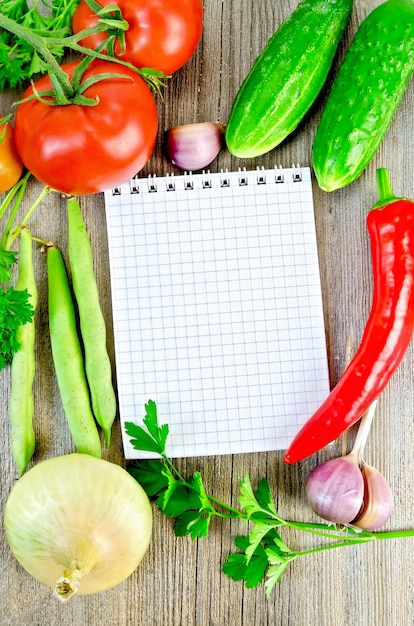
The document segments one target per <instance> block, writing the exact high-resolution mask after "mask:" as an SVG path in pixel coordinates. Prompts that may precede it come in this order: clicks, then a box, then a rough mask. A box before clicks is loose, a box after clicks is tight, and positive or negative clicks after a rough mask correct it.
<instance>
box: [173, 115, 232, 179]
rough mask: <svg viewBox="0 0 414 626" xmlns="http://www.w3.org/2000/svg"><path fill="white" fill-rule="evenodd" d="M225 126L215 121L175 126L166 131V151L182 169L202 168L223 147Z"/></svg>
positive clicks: (190, 170) (208, 163)
mask: <svg viewBox="0 0 414 626" xmlns="http://www.w3.org/2000/svg"><path fill="white" fill-rule="evenodd" d="M224 128H225V127H224V124H219V123H215V122H201V123H200V124H184V125H182V126H173V127H172V128H169V129H168V130H167V131H166V133H165V151H166V153H167V155H168V157H169V158H170V159H171V161H172V162H173V163H174V165H177V166H178V167H179V168H181V169H182V170H186V171H189V172H192V171H194V170H200V169H202V168H203V167H207V165H210V163H211V162H212V161H214V159H215V158H216V156H217V155H218V153H219V152H220V150H221V149H222V147H223V144H224Z"/></svg>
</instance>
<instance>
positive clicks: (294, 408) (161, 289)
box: [105, 166, 329, 459]
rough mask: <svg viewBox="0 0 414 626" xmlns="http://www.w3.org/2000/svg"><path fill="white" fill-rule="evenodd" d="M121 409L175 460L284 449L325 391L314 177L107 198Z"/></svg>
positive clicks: (284, 175) (171, 182)
mask: <svg viewBox="0 0 414 626" xmlns="http://www.w3.org/2000/svg"><path fill="white" fill-rule="evenodd" d="M105 205H106V218H107V228H108V242H109V257H110V273H111V287H112V302H113V320H114V337H115V354H116V371H117V383H118V393H119V409H120V419H121V425H122V436H123V445H124V453H125V457H126V459H134V458H150V457H151V454H150V453H139V452H137V451H135V450H133V449H132V447H131V445H130V442H129V439H128V437H127V436H126V434H125V429H124V427H123V424H124V423H125V422H129V421H132V422H135V423H138V424H140V425H142V418H143V417H144V415H145V404H146V403H147V402H148V400H149V399H151V400H153V401H154V402H155V403H156V404H157V410H158V419H159V422H160V424H163V423H168V424H169V430H170V435H169V438H168V454H169V456H170V457H171V458H177V457H188V456H208V455H222V454H239V453H247V452H263V451H271V450H279V449H285V448H287V447H288V445H289V443H290V441H291V439H292V438H293V436H294V435H295V434H296V432H297V431H298V430H299V428H300V427H301V425H303V423H304V422H305V421H306V420H307V419H308V418H309V416H310V415H311V414H312V413H313V412H314V411H315V410H316V408H317V407H318V406H319V404H320V403H321V402H322V401H323V400H324V399H325V397H326V396H327V395H328V393H329V377H328V364H327V354H326V343H325V329H324V318H323V307H322V295H321V283H320V274H319V265H318V251H317V242H316V232H315V220H314V208H313V199H312V186H311V174H310V169H309V168H307V167H299V166H296V167H292V168H281V167H276V168H274V169H257V170H254V171H253V170H252V171H246V170H239V171H234V172H227V171H226V172H221V173H209V172H202V173H193V174H191V173H184V174H183V175H179V176H173V175H167V176H164V177H156V176H150V177H147V178H139V177H137V178H134V179H133V180H131V181H130V182H128V183H126V184H124V185H122V186H120V187H119V188H117V189H113V190H108V191H107V192H105Z"/></svg>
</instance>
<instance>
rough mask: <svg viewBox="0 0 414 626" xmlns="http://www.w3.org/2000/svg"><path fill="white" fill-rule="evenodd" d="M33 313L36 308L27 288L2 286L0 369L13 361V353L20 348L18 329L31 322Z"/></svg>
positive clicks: (0, 298)
mask: <svg viewBox="0 0 414 626" xmlns="http://www.w3.org/2000/svg"><path fill="white" fill-rule="evenodd" d="M33 315H34V309H33V307H32V306H31V304H30V302H29V293H28V292H27V290H24V291H20V290H16V289H13V287H9V288H8V289H7V290H6V289H2V288H0V370H1V369H3V368H4V367H6V365H8V364H9V363H11V361H12V358H13V354H15V353H16V352H17V351H18V349H19V348H20V345H19V343H18V341H17V338H16V333H17V329H18V328H19V326H21V325H22V324H26V322H30V321H31V320H32V318H33Z"/></svg>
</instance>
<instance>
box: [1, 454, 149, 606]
mask: <svg viewBox="0 0 414 626" xmlns="http://www.w3.org/2000/svg"><path fill="white" fill-rule="evenodd" d="M4 528H5V531H6V537H7V540H8V542H9V545H10V548H11V550H12V552H13V554H14V556H15V557H16V559H17V560H18V561H19V563H20V564H21V565H22V566H23V567H24V568H25V569H26V571H27V572H28V573H29V574H31V575H32V576H33V577H34V578H36V579H37V580H39V581H40V582H42V583H44V584H46V585H49V586H50V587H52V588H53V589H54V590H55V593H56V595H57V596H58V597H59V598H60V599H61V600H67V599H68V598H69V597H70V596H71V595H73V593H75V592H77V593H79V594H92V593H98V592H101V591H104V590H106V589H110V588H112V587H115V586H116V585H117V584H119V583H121V582H122V581H124V580H125V579H126V578H127V577H128V576H129V575H130V574H132V572H133V571H134V570H135V569H136V567H137V566H138V564H139V563H140V561H141V560H142V558H143V556H144V554H145V552H146V550H147V548H148V546H149V543H150V539H151V534H152V509H151V505H150V502H149V499H148V497H147V495H146V494H145V492H144V490H143V489H142V487H141V486H140V485H139V484H138V483H137V482H136V480H135V479H134V478H132V476H130V475H129V474H128V472H127V471H126V470H124V469H123V468H121V467H120V466H118V465H115V464H114V463H109V462H108V461H105V460H103V459H98V458H95V457H92V456H91V455H87V454H77V453H75V454H69V455H65V456H61V457H57V458H53V459H48V460H47V461H43V462H42V463H39V464H38V465H36V466H34V467H33V468H31V469H30V470H29V471H28V472H26V474H24V476H23V477H22V478H20V479H19V480H18V481H17V483H15V485H14V487H13V488H12V490H11V492H10V494H9V497H8V500H7V503H6V507H5V511H4Z"/></svg>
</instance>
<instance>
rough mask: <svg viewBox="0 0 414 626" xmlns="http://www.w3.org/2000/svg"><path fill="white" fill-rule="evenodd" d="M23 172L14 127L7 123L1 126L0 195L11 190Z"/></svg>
mask: <svg viewBox="0 0 414 626" xmlns="http://www.w3.org/2000/svg"><path fill="white" fill-rule="evenodd" d="M0 117H1V115H0ZM22 172H23V163H22V162H21V159H20V157H19V155H18V153H17V150H16V146H15V144H14V138H13V130H12V127H11V126H10V124H9V123H8V122H5V123H4V124H0V193H3V191H8V190H9V189H11V188H12V187H13V185H15V184H16V183H17V181H18V180H19V179H20V176H21V175H22Z"/></svg>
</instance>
